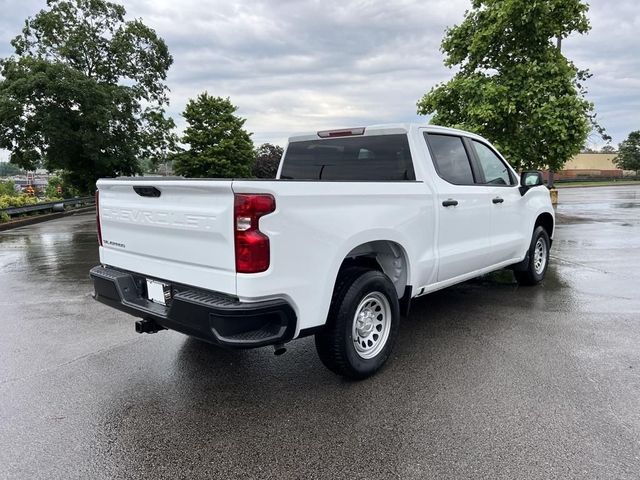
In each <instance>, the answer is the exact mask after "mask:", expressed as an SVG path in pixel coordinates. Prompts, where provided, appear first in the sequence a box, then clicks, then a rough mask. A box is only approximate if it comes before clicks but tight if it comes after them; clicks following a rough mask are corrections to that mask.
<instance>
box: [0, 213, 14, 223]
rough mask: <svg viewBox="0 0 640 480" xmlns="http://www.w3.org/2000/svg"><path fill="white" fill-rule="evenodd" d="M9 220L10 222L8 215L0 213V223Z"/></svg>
mask: <svg viewBox="0 0 640 480" xmlns="http://www.w3.org/2000/svg"><path fill="white" fill-rule="evenodd" d="M9 220H11V217H10V216H9V214H8V213H5V212H2V213H0V223H7V222H8V221H9Z"/></svg>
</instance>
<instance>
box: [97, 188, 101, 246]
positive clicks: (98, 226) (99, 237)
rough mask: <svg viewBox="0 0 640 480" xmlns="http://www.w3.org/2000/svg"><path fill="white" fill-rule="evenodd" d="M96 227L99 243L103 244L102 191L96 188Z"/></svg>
mask: <svg viewBox="0 0 640 480" xmlns="http://www.w3.org/2000/svg"><path fill="white" fill-rule="evenodd" d="M96 228H97V230H98V243H99V244H100V246H102V228H100V191H99V190H96Z"/></svg>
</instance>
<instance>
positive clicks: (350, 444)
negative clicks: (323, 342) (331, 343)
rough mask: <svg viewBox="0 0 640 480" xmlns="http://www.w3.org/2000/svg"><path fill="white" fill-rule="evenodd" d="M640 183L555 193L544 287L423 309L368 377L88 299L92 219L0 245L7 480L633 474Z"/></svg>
mask: <svg viewBox="0 0 640 480" xmlns="http://www.w3.org/2000/svg"><path fill="white" fill-rule="evenodd" d="M639 197H640V188H638V187H614V188H579V189H570V190H569V189H567V190H561V191H560V205H559V206H558V210H557V211H558V220H559V224H558V226H557V230H556V235H555V240H554V246H553V249H552V261H551V264H550V269H549V272H548V277H547V278H546V280H545V282H544V285H543V286H541V287H535V288H521V287H518V286H517V285H516V284H515V283H514V282H513V277H512V274H511V273H510V272H507V271H503V272H496V273H495V274H492V275H489V276H486V277H483V278H480V279H476V280H474V281H471V282H467V283H465V284H463V285H459V286H456V287H453V288H449V289H446V290H443V291H441V292H437V293H434V294H432V295H427V296H425V297H423V298H421V299H420V300H419V301H416V302H415V303H414V305H413V306H412V313H411V316H410V317H409V318H407V319H405V320H404V321H403V324H402V327H401V335H400V339H399V342H398V344H397V345H396V349H395V352H394V356H393V359H392V362H391V363H390V364H389V365H388V366H387V367H386V368H385V369H384V370H383V371H381V372H380V374H379V375H377V376H376V377H374V378H372V379H370V380H368V381H365V382H356V383H354V382H348V381H345V380H343V379H340V378H338V377H335V376H334V375H332V374H331V373H329V372H328V371H327V370H326V369H324V368H323V367H322V365H321V364H320V362H319V361H318V359H317V358H316V355H315V352H314V345H313V340H312V339H310V338H307V339H303V340H300V341H297V342H292V343H291V344H290V346H289V349H288V352H287V354H286V355H284V356H282V357H274V356H273V354H272V353H271V351H270V350H269V349H259V350H254V351H247V352H229V351H224V350H219V349H216V348H214V347H212V346H210V345H207V344H205V343H202V342H199V341H196V340H192V339H189V338H186V337H184V336H182V335H180V334H177V333H173V332H162V333H159V334H156V335H147V336H140V335H135V334H134V333H133V325H132V320H131V318H130V317H128V316H127V315H125V314H122V313H119V312H115V311H112V310H110V309H108V308H107V307H105V306H102V305H100V304H97V303H96V302H94V301H93V300H92V298H91V284H90V282H89V279H88V276H87V272H88V270H89V268H90V267H91V266H93V265H95V264H96V263H97V262H98V257H97V248H96V238H95V230H94V219H93V217H92V216H91V215H83V216H76V217H66V218H64V219H60V220H55V221H51V222H47V223H43V224H39V225H33V226H30V227H25V228H21V229H16V230H12V231H8V232H4V233H2V234H0V292H1V294H0V295H1V296H0V328H1V329H2V330H1V331H2V334H1V336H0V424H1V425H2V428H0V465H2V466H3V469H2V472H3V473H2V475H0V476H3V477H6V478H47V479H49V478H65V479H67V478H109V479H112V478H275V477H278V478H331V479H334V478H403V479H404V478H468V477H486V478H551V477H562V478H637V472H638V471H640V460H639V459H640V443H639V440H640V410H639V409H638V397H639V394H640V375H639V374H638V372H639V371H640V350H639V348H638V345H640V314H639V312H640V299H639V295H638V287H637V285H638V283H639V281H640V273H639V272H640V214H639V213H638V212H640V210H639V209H638V208H637V207H638V203H639Z"/></svg>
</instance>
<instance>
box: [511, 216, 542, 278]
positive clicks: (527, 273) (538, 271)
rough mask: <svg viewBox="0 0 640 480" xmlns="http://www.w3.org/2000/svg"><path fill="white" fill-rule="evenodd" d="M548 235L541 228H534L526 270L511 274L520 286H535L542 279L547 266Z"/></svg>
mask: <svg viewBox="0 0 640 480" xmlns="http://www.w3.org/2000/svg"><path fill="white" fill-rule="evenodd" d="M550 244H551V242H550V241H549V235H548V234H547V231H546V230H545V229H544V228H542V227H536V229H535V230H534V231H533V236H532V237H531V245H530V246H529V262H528V264H527V267H526V270H521V271H515V272H513V273H514V275H515V277H516V280H517V281H518V283H519V284H520V285H537V284H538V283H540V282H541V281H542V280H543V279H544V275H545V273H546V272H547V266H548V265H549V246H550Z"/></svg>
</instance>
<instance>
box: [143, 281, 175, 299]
mask: <svg viewBox="0 0 640 480" xmlns="http://www.w3.org/2000/svg"><path fill="white" fill-rule="evenodd" d="M147 298H149V300H151V301H152V302H153V303H159V304H160V305H166V304H167V299H169V298H171V287H170V286H169V285H167V284H166V283H162V282H157V281H155V280H149V279H147Z"/></svg>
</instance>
